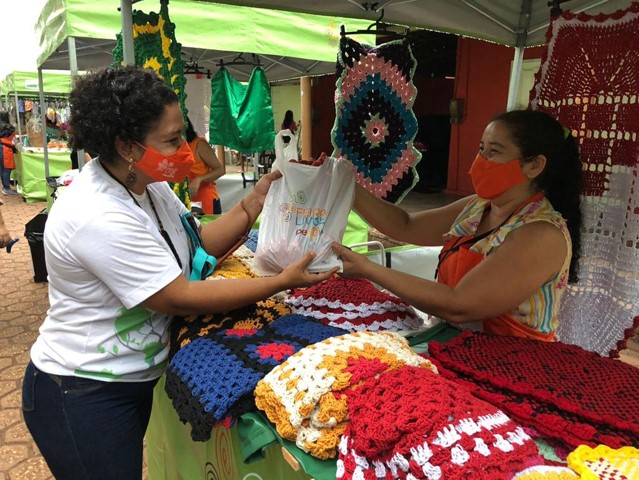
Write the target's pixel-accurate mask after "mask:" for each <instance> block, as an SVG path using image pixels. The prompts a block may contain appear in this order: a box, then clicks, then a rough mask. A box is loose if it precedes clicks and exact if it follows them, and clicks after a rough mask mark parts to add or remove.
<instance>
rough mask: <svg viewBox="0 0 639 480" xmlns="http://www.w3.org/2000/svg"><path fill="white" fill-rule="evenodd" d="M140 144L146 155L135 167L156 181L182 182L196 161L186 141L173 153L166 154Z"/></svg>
mask: <svg viewBox="0 0 639 480" xmlns="http://www.w3.org/2000/svg"><path fill="white" fill-rule="evenodd" d="M140 146H141V147H142V148H144V155H142V159H141V160H140V161H139V162H137V163H136V164H135V167H136V168H137V169H138V170H140V171H141V172H142V173H144V174H146V175H147V176H149V177H150V178H151V179H153V180H154V181H156V182H181V181H182V180H184V179H185V178H186V175H187V173H189V170H191V167H192V166H193V163H195V158H194V157H193V152H192V151H191V148H190V147H189V144H188V143H186V142H182V145H181V146H180V148H178V149H177V151H176V152H175V153H173V154H171V155H165V154H163V153H161V152H159V151H158V150H156V149H155V148H153V147H149V146H144V145H140Z"/></svg>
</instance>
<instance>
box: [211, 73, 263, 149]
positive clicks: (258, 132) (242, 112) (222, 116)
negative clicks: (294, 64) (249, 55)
mask: <svg viewBox="0 0 639 480" xmlns="http://www.w3.org/2000/svg"><path fill="white" fill-rule="evenodd" d="M209 122H210V130H209V136H210V142H211V144H212V145H224V146H227V147H229V148H232V149H234V150H238V151H239V152H242V153H244V154H250V153H256V152H263V151H264V150H272V149H273V147H274V142H275V132H274V131H273V123H274V122H275V121H274V119H273V107H272V106H271V88H270V86H269V84H268V80H267V79H266V74H265V73H264V70H263V69H262V68H261V67H256V68H254V69H253V73H252V74H251V78H250V79H249V82H248V84H247V85H243V84H242V83H240V82H238V81H237V80H235V78H233V76H232V75H231V74H230V73H229V71H228V70H227V69H226V68H220V69H219V70H218V71H217V73H216V74H215V76H214V77H213V78H212V79H211V116H210V120H209Z"/></svg>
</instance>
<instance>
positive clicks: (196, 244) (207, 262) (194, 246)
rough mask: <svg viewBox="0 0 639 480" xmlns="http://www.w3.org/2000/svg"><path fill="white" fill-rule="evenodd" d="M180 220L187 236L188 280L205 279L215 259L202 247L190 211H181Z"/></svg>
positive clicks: (213, 265) (213, 267)
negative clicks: (189, 271) (189, 269)
mask: <svg viewBox="0 0 639 480" xmlns="http://www.w3.org/2000/svg"><path fill="white" fill-rule="evenodd" d="M180 220H181V221H182V226H183V227H184V230H185V231H186V234H187V236H188V238H189V254H190V256H191V275H190V277H189V280H191V281H198V280H205V279H206V278H207V277H209V276H210V275H211V274H212V273H213V270H215V265H216V264H217V259H216V258H215V257H214V256H213V255H209V254H208V253H206V250H204V248H203V247H202V237H201V236H200V231H199V229H198V227H197V224H196V222H195V219H194V218H193V214H192V213H191V212H186V213H183V214H182V215H181V216H180Z"/></svg>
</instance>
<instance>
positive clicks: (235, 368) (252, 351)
mask: <svg viewBox="0 0 639 480" xmlns="http://www.w3.org/2000/svg"><path fill="white" fill-rule="evenodd" d="M240 318H243V317H240ZM341 333H342V332H341V330H339V329H337V328H332V327H327V326H325V325H321V324H319V323H317V322H314V321H312V320H309V319H307V318H305V317H303V316H301V315H295V314H292V315H286V316H284V317H282V318H279V319H277V320H275V321H274V322H272V323H270V324H269V325H264V326H262V327H261V328H258V327H256V326H254V325H246V324H245V325H243V326H238V323H236V324H235V325H234V326H232V327H231V328H226V329H211V330H208V331H207V332H206V334H205V335H199V336H198V337H197V338H194V339H191V341H189V342H188V343H186V344H185V345H183V346H182V347H181V348H180V349H179V350H178V351H177V352H176V353H175V355H174V356H173V357H172V358H171V361H170V362H169V365H168V368H167V370H166V384H165V390H166V393H167V395H168V396H169V398H170V399H171V400H172V403H173V407H174V408H175V410H176V411H177V413H178V416H179V418H180V420H181V421H182V422H183V423H187V422H188V423H189V424H190V425H191V437H192V438H193V440H196V441H206V440H208V439H209V438H210V436H211V431H212V429H213V426H214V425H215V424H216V423H218V422H222V421H224V422H225V424H227V425H228V424H229V423H232V421H233V420H234V419H235V418H237V417H238V416H240V415H241V414H243V413H246V412H248V411H251V410H253V409H254V408H255V404H254V401H253V389H254V388H255V385H257V382H258V381H259V380H260V379H261V378H262V377H264V375H266V374H267V373H268V372H269V371H271V369H273V367H275V366H276V365H278V364H280V363H281V362H283V361H284V360H286V359H287V358H288V357H289V356H290V355H292V354H293V353H295V352H297V351H299V350H300V349H301V348H303V347H304V346H306V345H310V344H313V343H316V342H320V341H322V340H324V339H326V338H329V337H332V336H335V335H340V334H341Z"/></svg>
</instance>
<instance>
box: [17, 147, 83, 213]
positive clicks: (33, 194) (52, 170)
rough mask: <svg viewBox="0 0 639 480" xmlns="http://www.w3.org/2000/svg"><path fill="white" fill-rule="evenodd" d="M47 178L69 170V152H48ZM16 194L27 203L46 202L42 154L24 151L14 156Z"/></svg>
mask: <svg viewBox="0 0 639 480" xmlns="http://www.w3.org/2000/svg"><path fill="white" fill-rule="evenodd" d="M48 155H49V176H51V177H56V176H59V175H61V174H62V173H63V172H65V171H67V170H69V169H70V168H71V157H70V151H67V150H49V154H48ZM16 179H17V181H18V192H19V193H20V194H21V195H22V196H23V198H24V199H25V201H27V202H28V203H34V202H44V201H46V200H47V181H46V178H45V172H44V152H41V151H34V152H30V151H24V152H22V153H20V155H16Z"/></svg>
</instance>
